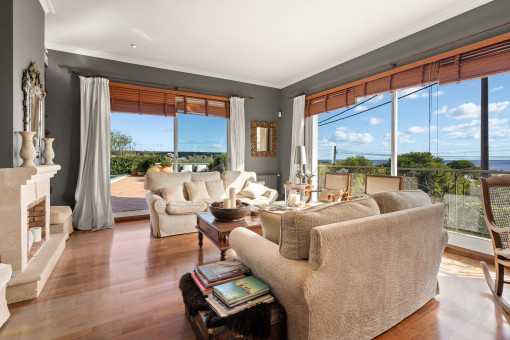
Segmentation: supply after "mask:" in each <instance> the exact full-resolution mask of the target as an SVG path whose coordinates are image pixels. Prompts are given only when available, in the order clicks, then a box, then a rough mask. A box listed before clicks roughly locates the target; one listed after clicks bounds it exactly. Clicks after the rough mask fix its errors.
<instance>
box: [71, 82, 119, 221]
mask: <svg viewBox="0 0 510 340" xmlns="http://www.w3.org/2000/svg"><path fill="white" fill-rule="evenodd" d="M80 93H81V110H80V111H81V120H80V123H81V126H80V133H81V136H80V171H79V173H78V184H77V187H76V193H75V200H76V206H75V208H74V212H73V224H74V227H75V228H78V229H80V230H93V231H95V230H100V229H104V228H112V227H113V226H114V220H113V213H112V206H111V203H110V113H111V111H110V90H109V89H108V80H107V79H103V78H85V77H80Z"/></svg>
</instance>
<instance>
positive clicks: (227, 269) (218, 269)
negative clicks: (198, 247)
mask: <svg viewBox="0 0 510 340" xmlns="http://www.w3.org/2000/svg"><path fill="white" fill-rule="evenodd" d="M197 270H198V272H199V273H200V274H201V275H202V277H203V278H204V279H205V280H206V281H208V282H209V283H212V282H216V281H221V280H225V279H228V278H231V277H234V276H236V275H241V274H243V275H244V274H246V273H249V272H250V268H248V267H246V266H245V265H244V264H243V263H241V262H240V261H238V260H236V259H233V260H228V261H220V262H215V263H210V264H206V265H203V266H198V267H197Z"/></svg>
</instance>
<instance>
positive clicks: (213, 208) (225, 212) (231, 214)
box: [209, 202, 250, 222]
mask: <svg viewBox="0 0 510 340" xmlns="http://www.w3.org/2000/svg"><path fill="white" fill-rule="evenodd" d="M218 205H219V206H218ZM241 205H243V206H242V207H239V208H233V209H223V202H213V203H211V204H209V211H210V212H211V214H212V215H213V216H214V218H215V219H216V220H218V221H223V222H236V221H242V220H244V218H245V217H246V215H248V213H249V212H250V204H249V203H244V202H242V203H241ZM238 206H239V205H238Z"/></svg>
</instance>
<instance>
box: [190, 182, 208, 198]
mask: <svg viewBox="0 0 510 340" xmlns="http://www.w3.org/2000/svg"><path fill="white" fill-rule="evenodd" d="M184 185H185V186H186V191H187V192H188V196H189V200H190V201H200V200H207V199H209V194H208V193H207V187H206V186H205V182H185V183H184Z"/></svg>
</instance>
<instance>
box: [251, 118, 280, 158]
mask: <svg viewBox="0 0 510 340" xmlns="http://www.w3.org/2000/svg"><path fill="white" fill-rule="evenodd" d="M276 132H277V130H276V123H272V122H251V156H252V157H276Z"/></svg>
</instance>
